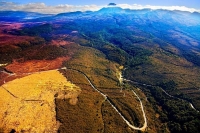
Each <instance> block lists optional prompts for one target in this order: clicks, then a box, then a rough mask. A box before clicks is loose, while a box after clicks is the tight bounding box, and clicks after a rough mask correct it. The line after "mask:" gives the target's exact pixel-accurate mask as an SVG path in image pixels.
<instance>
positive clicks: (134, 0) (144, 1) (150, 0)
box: [4, 0, 200, 9]
mask: <svg viewBox="0 0 200 133" xmlns="http://www.w3.org/2000/svg"><path fill="white" fill-rule="evenodd" d="M4 1H10V2H16V3H18V4H27V3H34V2H42V3H45V4H46V5H58V4H70V5H90V4H95V5H106V4H108V3H109V2H108V1H107V0H98V1H97V0H4ZM110 2H114V3H116V4H140V5H154V6H186V7H190V8H197V9H200V0H112V1H110Z"/></svg>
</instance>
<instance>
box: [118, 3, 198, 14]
mask: <svg viewBox="0 0 200 133" xmlns="http://www.w3.org/2000/svg"><path fill="white" fill-rule="evenodd" d="M118 6H119V7H121V8H123V9H135V10H139V9H144V8H149V9H152V10H156V9H164V10H171V11H173V10H179V11H188V12H195V11H196V12H200V10H197V9H194V8H188V7H185V6H151V5H145V6H143V5H138V4H133V5H129V4H119V5H118Z"/></svg>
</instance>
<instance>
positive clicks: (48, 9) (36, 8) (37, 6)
mask: <svg viewBox="0 0 200 133" xmlns="http://www.w3.org/2000/svg"><path fill="white" fill-rule="evenodd" d="M117 6H119V7H121V8H123V9H135V10H139V9H144V8H150V9H153V10H154V9H165V10H180V11H189V12H194V11H197V12H200V10H196V9H194V8H187V7H185V6H151V5H145V6H143V5H138V4H133V5H129V4H118V5H117ZM102 7H106V6H97V5H83V6H75V5H68V4H63V5H56V6H47V5H45V4H44V3H29V4H16V3H13V2H5V1H0V11H8V10H12V11H29V12H39V13H49V14H58V13H63V12H74V11H97V10H99V9H101V8H102Z"/></svg>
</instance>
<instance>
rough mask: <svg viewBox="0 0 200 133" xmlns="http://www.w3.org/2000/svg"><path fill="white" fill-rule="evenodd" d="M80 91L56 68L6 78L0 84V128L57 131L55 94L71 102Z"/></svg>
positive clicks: (2, 129) (1, 130) (4, 130)
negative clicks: (4, 81)
mask: <svg viewBox="0 0 200 133" xmlns="http://www.w3.org/2000/svg"><path fill="white" fill-rule="evenodd" d="M80 92H81V89H80V88H79V87H77V86H76V85H74V84H72V83H71V82H69V81H67V80H66V78H65V77H64V76H63V75H62V74H61V73H60V72H59V71H57V70H51V71H44V72H38V73H33V74H31V75H29V76H26V77H23V78H20V79H15V80H13V81H10V82H8V83H6V84H4V85H2V86H1V87H0V105H1V106H0V132H10V131H12V130H13V131H16V132H37V133H39V132H51V133H53V132H57V130H58V128H59V124H60V123H59V122H58V121H56V111H55V103H54V101H55V98H58V99H69V103H70V104H71V105H75V104H76V103H77V102H78V99H77V97H78V95H79V94H80Z"/></svg>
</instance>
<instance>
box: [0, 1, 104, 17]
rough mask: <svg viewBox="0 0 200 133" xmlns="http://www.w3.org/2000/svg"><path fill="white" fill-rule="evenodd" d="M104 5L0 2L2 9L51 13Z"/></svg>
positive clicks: (95, 7) (0, 8) (96, 8)
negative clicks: (49, 4) (48, 4)
mask: <svg viewBox="0 0 200 133" xmlns="http://www.w3.org/2000/svg"><path fill="white" fill-rule="evenodd" d="M102 7H103V6H97V5H84V6H74V5H68V4H63V5H56V6H47V5H45V4H44V3H29V4H15V3H12V2H0V11H8V10H9V11H29V12H39V13H49V14H57V13H63V12H74V11H88V10H89V11H97V10H99V9H101V8H102Z"/></svg>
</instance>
